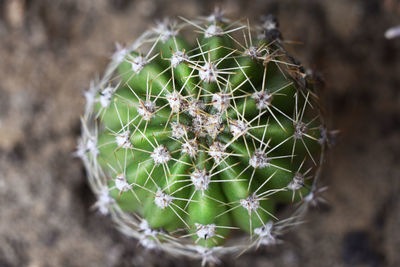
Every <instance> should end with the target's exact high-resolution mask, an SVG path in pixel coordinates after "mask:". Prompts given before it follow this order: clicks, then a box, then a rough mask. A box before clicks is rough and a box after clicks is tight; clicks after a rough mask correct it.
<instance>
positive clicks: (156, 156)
mask: <svg viewBox="0 0 400 267" xmlns="http://www.w3.org/2000/svg"><path fill="white" fill-rule="evenodd" d="M185 22H186V23H183V24H168V23H165V24H160V25H158V27H157V28H156V29H155V30H153V31H151V32H147V33H146V34H145V37H143V38H144V40H140V41H138V42H137V43H136V45H133V46H132V47H131V48H130V49H125V50H123V49H122V48H120V50H119V52H120V54H117V55H116V56H117V57H118V59H114V60H113V64H111V65H112V67H110V68H111V70H112V71H109V72H108V74H109V75H108V76H107V77H106V78H105V79H103V80H102V81H101V82H100V84H101V86H99V87H97V90H98V91H97V92H98V93H97V94H95V99H96V101H95V104H94V105H93V108H92V109H91V111H89V112H87V114H86V116H85V118H86V119H87V120H88V121H89V120H90V119H91V120H93V121H94V124H95V125H96V127H95V128H96V131H95V133H94V132H93V130H92V131H90V130H86V132H90V133H91V134H90V135H89V137H86V138H85V140H91V138H92V139H93V138H94V140H95V141H93V142H97V143H96V146H95V149H94V150H95V151H96V153H93V151H92V155H89V156H88V157H86V161H85V162H86V165H87V166H89V168H88V169H89V170H90V172H92V173H93V174H92V175H91V176H93V177H94V178H92V180H91V182H92V184H93V186H94V188H95V189H96V188H97V192H99V190H100V189H99V188H100V187H101V188H103V189H104V188H106V192H108V193H109V196H111V197H110V198H107V197H106V196H107V194H106V195H102V197H103V198H104V199H105V200H104V199H103V202H101V199H100V200H99V202H98V204H99V205H101V204H104V202H106V204H107V205H109V208H110V207H112V208H110V209H111V211H113V212H114V213H113V214H114V215H115V214H124V216H128V217H129V216H130V217H129V218H131V219H132V221H133V222H131V226H129V227H131V228H133V229H136V230H135V233H142V235H143V236H144V237H146V238H147V239H148V240H149V241H148V242H150V244H152V245H154V244H158V245H159V246H160V247H162V246H164V245H163V244H172V245H171V246H177V245H176V244H177V243H179V242H180V244H188V245H189V246H190V243H192V244H194V245H198V246H201V247H204V249H207V248H208V250H209V249H211V248H212V247H215V246H224V243H225V242H226V241H227V240H229V237H230V236H231V235H232V232H240V231H242V232H246V233H248V234H250V235H251V236H253V235H258V238H259V239H258V240H261V239H260V238H265V236H266V235H265V231H267V229H270V228H271V223H272V222H273V223H277V224H279V222H280V221H279V218H278V217H279V215H278V214H277V212H276V205H277V204H282V203H286V204H287V205H293V204H292V203H293V202H294V203H296V202H299V203H305V201H304V197H305V196H309V195H310V194H311V193H313V192H311V193H310V189H311V188H312V185H313V181H314V180H313V178H314V173H315V170H317V169H318V168H319V165H320V162H319V159H320V155H321V153H322V150H323V149H322V148H323V146H324V144H322V145H321V131H320V129H321V127H320V125H321V121H322V118H321V116H320V112H319V109H318V106H319V104H318V101H317V100H318V99H317V97H316V93H315V91H314V90H313V87H312V86H310V85H309V83H305V84H306V85H305V86H304V85H303V86H302V85H301V83H300V82H299V77H300V79H301V78H304V77H305V74H303V72H302V68H301V67H300V66H298V65H296V64H295V63H293V62H292V61H290V60H289V59H288V57H287V53H286V51H285V50H283V48H282V46H281V43H280V40H279V39H276V40H268V39H265V38H263V36H264V37H265V36H267V35H265V34H264V35H262V36H261V37H260V38H258V40H256V38H255V37H254V36H252V35H253V34H254V33H253V32H252V31H251V29H250V28H249V26H247V25H242V24H238V23H225V22H222V20H219V19H218V18H217V16H214V17H209V18H208V19H207V20H205V21H203V22H190V21H186V20H185ZM191 26H193V27H191ZM180 29H185V30H186V29H188V30H187V31H189V30H193V29H195V30H200V31H201V33H199V34H198V35H197V36H196V37H195V38H194V39H193V40H191V41H186V40H185V38H184V37H183V36H184V35H183V34H182V35H181V34H180V31H179V30H180ZM264 31H266V29H265V28H264ZM264 33H265V32H264ZM243 36H245V37H244V39H243ZM252 40H253V41H252ZM147 43H150V46H149V47H148V48H146V44H147ZM253 43H254V45H253ZM122 52H123V53H122ZM110 73H111V74H110ZM117 83H118V84H117ZM92 102H93V101H92ZM89 110H90V109H89ZM85 123H86V124H90V123H88V122H86V121H85V122H84V124H85ZM86 127H87V126H86ZM86 127H85V128H86ZM87 128H89V127H87ZM84 132H85V131H84ZM90 136H92V137H90ZM322 143H323V142H322ZM96 149H97V150H96ZM87 150H88V149H87ZM87 150H86V151H87ZM87 153H88V154H91V152H90V151H89V152H87ZM93 154H94V155H93ZM93 170H95V171H93ZM97 176H100V177H101V178H98V179H95V178H96V177H97ZM104 186H105V187H104ZM95 191H96V190H95ZM102 192H103V191H102ZM99 194H100V193H99ZM117 211H118V212H117ZM115 212H116V213H115ZM115 216H116V215H115ZM116 217H118V220H117V221H118V222H119V223H120V224H121V221H124V219H122V217H123V216H122V217H121V215H119V216H116ZM125 224H126V222H125ZM135 227H136V228H135ZM150 229H151V230H150ZM146 231H147V232H146ZM263 231H264V232H263ZM146 233H147V234H146ZM149 233H152V234H149ZM263 233H264V234H263ZM270 236H271V237H272V235H271V233H270ZM184 237H187V238H184ZM172 238H178V241H176V240H175V239H173V241H171V239H172ZM179 238H181V239H179ZM190 238H191V239H192V241H189V240H190ZM253 241H254V240H253V239H252V241H251V242H253ZM264 241H265V240H264ZM174 242H175V243H174ZM228 243H229V242H228ZM174 244H175V245H174ZM251 244H254V243H250V245H251ZM197 250H198V249H197ZM198 251H199V250H198ZM200 251H203V252H201V253H203V254H204V250H201V249H200ZM201 253H200V254H201ZM203 259H204V255H203Z"/></svg>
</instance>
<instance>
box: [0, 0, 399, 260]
mask: <svg viewBox="0 0 400 267" xmlns="http://www.w3.org/2000/svg"><path fill="white" fill-rule="evenodd" d="M215 6H219V7H222V8H223V9H225V11H226V15H227V16H228V17H230V18H238V17H245V16H248V17H249V18H250V19H251V22H252V23H256V22H257V21H258V19H259V18H260V17H261V16H262V15H265V14H269V13H272V14H275V15H277V16H278V18H279V20H280V28H281V31H282V33H283V36H284V38H285V40H293V41H297V42H299V43H301V44H297V45H290V47H288V48H289V50H290V51H291V53H292V54H293V55H295V56H296V57H297V58H298V59H299V60H300V61H301V62H302V63H303V64H304V65H305V66H308V67H311V68H313V69H316V70H318V71H320V73H321V74H322V75H323V77H324V80H325V83H326V86H325V90H324V101H325V103H326V105H327V112H328V114H329V115H330V123H331V127H333V128H335V129H340V131H341V135H340V138H339V140H338V143H337V145H336V146H335V147H333V148H332V149H331V150H330V154H329V157H328V160H327V164H326V167H325V169H324V172H323V177H322V183H323V184H324V185H327V186H329V189H328V191H327V192H326V194H325V198H326V199H327V200H328V204H327V205H322V206H320V207H319V208H317V209H315V210H313V211H312V212H311V213H310V214H309V216H308V221H307V223H306V224H304V225H302V226H300V227H298V228H296V229H295V230H294V231H291V232H290V233H288V234H287V235H285V236H283V238H282V239H283V240H284V241H285V242H284V243H283V244H282V245H278V246H277V247H273V248H267V249H259V250H258V251H256V252H251V253H247V254H245V255H243V256H241V257H239V258H234V257H231V258H225V259H223V262H222V266H254V267H256V266H400V253H399V252H400V231H399V226H400V167H399V165H400V38H398V39H392V40H387V39H385V38H384V32H385V30H386V29H387V28H389V27H392V26H395V25H398V24H400V2H399V1H397V0H352V1H350V0H326V1H322V0H321V1H316V0H303V1H300V0H297V1H288V0H252V1H246V0H243V1H242V0H237V1H208V0H185V1H178V0H171V1H163V0H132V1H129V0H64V1H61V0H0V266H1V267H8V266H30V267H36V266H189V265H194V264H197V263H194V262H190V261H187V260H185V259H178V258H171V257H168V256H167V255H164V254H162V253H156V254H154V253H152V252H146V251H145V250H144V249H143V248H141V247H139V246H138V245H137V242H136V241H135V240H132V239H128V238H126V237H124V236H123V235H122V234H120V233H119V232H118V231H117V230H115V228H114V226H113V224H112V222H111V220H110V219H109V218H108V217H103V216H101V215H100V214H98V213H97V212H95V211H94V210H92V209H91V206H92V205H93V203H94V201H95V200H94V196H93V194H92V193H91V191H90V189H89V187H88V185H87V183H86V178H85V172H84V169H83V166H82V164H81V162H80V161H79V160H78V159H75V158H73V157H72V152H73V151H74V150H75V146H76V140H77V138H78V135H79V132H80V122H79V116H80V115H81V114H82V112H83V107H84V98H83V95H82V93H83V91H84V90H85V89H87V88H88V86H89V82H90V80H91V79H92V78H94V76H95V75H96V73H97V74H99V73H101V72H102V71H103V70H104V68H105V66H106V64H107V62H108V61H109V58H110V56H111V55H112V53H113V50H114V44H115V42H116V41H118V42H120V43H126V44H128V43H130V42H132V41H134V40H135V39H136V38H137V37H138V36H139V34H140V33H141V32H143V31H144V30H145V29H147V28H148V27H149V26H153V25H154V24H155V20H157V19H163V18H164V17H175V16H177V15H183V16H185V17H186V18H194V17H196V16H198V15H207V14H209V13H210V12H212V11H213V9H214V7H215Z"/></svg>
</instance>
